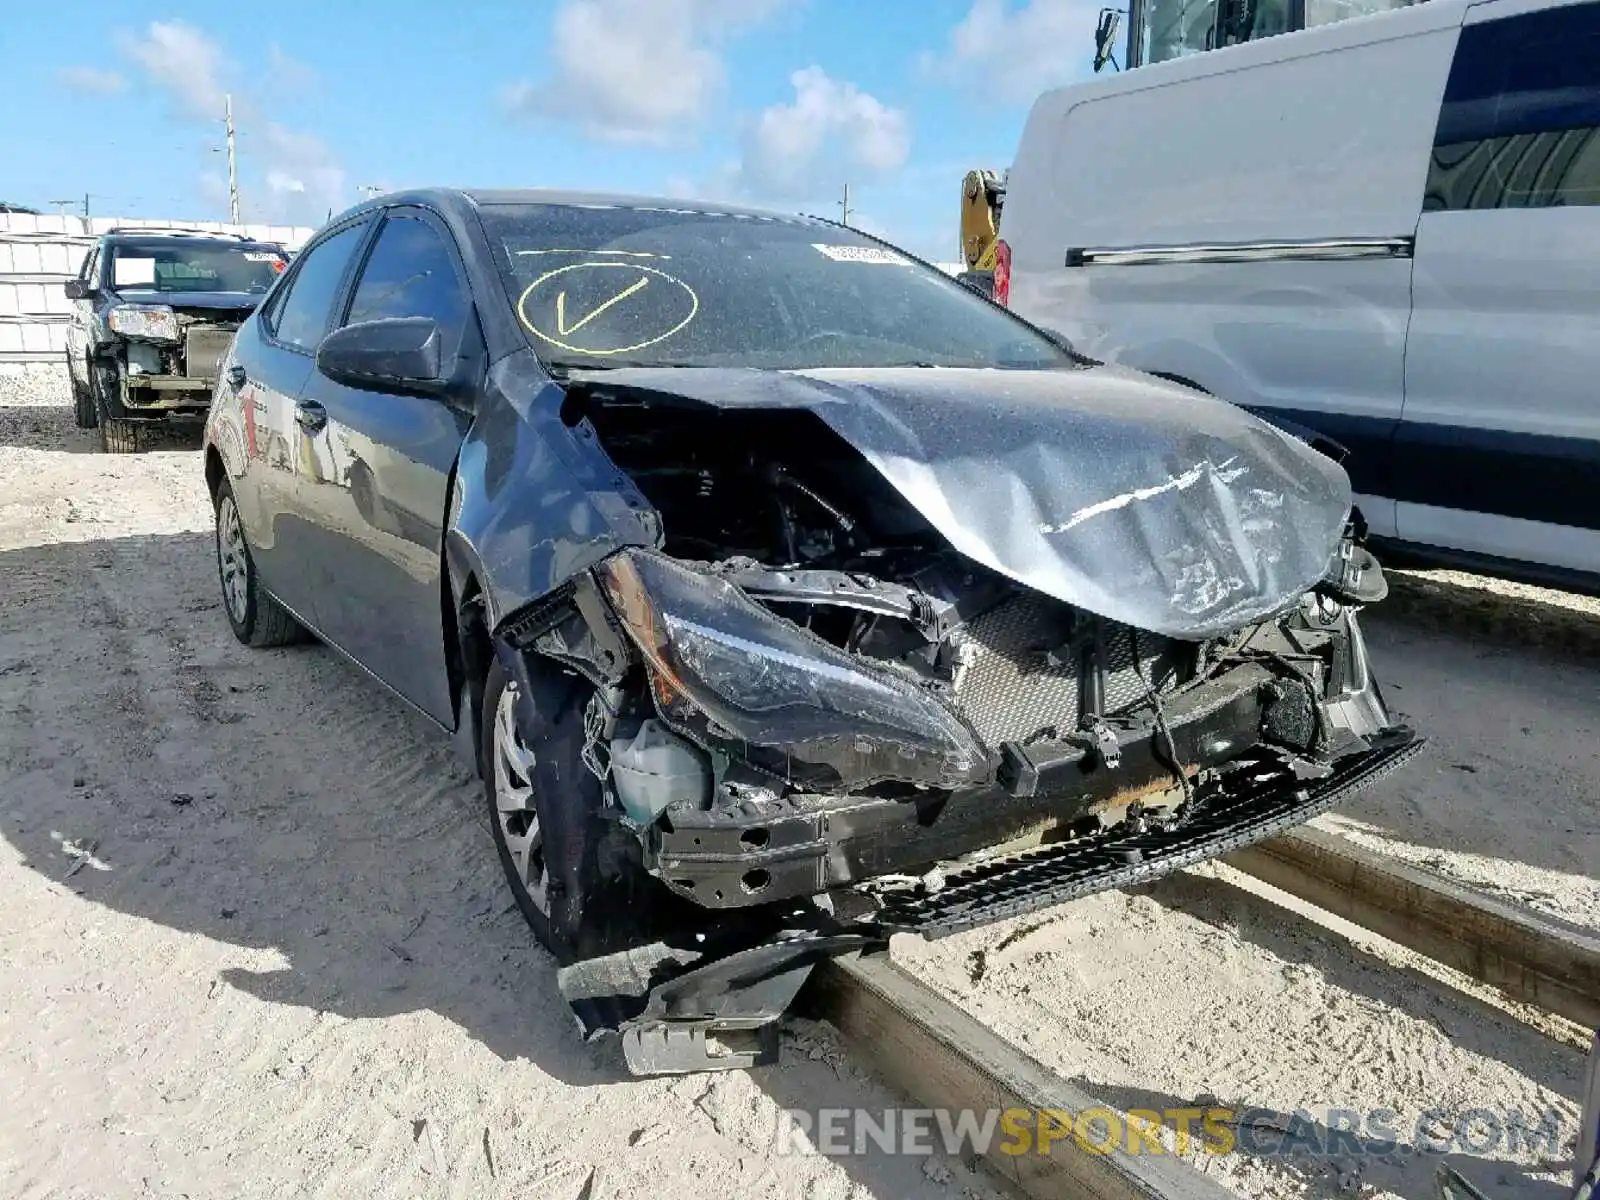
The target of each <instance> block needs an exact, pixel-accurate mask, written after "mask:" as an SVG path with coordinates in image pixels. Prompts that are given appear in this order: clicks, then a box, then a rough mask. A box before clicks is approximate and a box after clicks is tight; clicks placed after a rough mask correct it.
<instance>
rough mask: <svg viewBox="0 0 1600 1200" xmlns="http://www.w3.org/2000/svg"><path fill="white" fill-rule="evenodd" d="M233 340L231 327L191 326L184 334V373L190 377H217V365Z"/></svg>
mask: <svg viewBox="0 0 1600 1200" xmlns="http://www.w3.org/2000/svg"><path fill="white" fill-rule="evenodd" d="M232 341H233V330H231V329H222V328H219V327H217V326H215V325H191V326H189V328H188V329H187V330H185V331H184V335H183V363H184V372H183V373H184V374H185V375H187V376H188V377H189V378H190V379H215V378H216V377H217V367H218V365H219V364H220V363H221V362H222V360H223V358H224V357H225V356H226V355H227V353H228V344H229V343H230V342H232Z"/></svg>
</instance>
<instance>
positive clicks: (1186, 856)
mask: <svg viewBox="0 0 1600 1200" xmlns="http://www.w3.org/2000/svg"><path fill="white" fill-rule="evenodd" d="M563 418H564V420H565V421H566V422H567V423H568V425H569V426H571V427H574V428H577V429H579V430H581V431H582V434H583V436H585V437H592V438H593V439H594V440H595V441H596V442H597V443H598V445H599V446H600V447H601V448H602V449H603V450H604V452H605V454H606V455H607V456H608V457H609V460H610V461H611V462H612V463H613V464H615V466H616V468H617V469H619V470H620V471H622V472H624V473H625V474H626V475H627V476H628V478H630V479H631V480H632V481H633V483H634V484H635V485H636V486H637V488H638V490H639V491H640V492H641V493H642V494H643V496H644V497H645V498H646V500H647V501H648V503H649V504H650V506H651V507H652V508H653V509H654V511H655V513H656V514H657V515H658V518H659V522H660V529H661V536H660V539H659V544H658V546H657V547H656V548H654V549H646V548H638V549H631V550H623V551H621V552H620V553H617V554H615V555H613V556H611V557H609V558H607V559H606V560H605V561H604V562H602V563H601V564H600V565H599V566H598V567H596V568H594V569H593V570H592V571H590V572H587V573H582V574H580V575H579V576H577V577H575V578H574V580H573V581H572V582H571V584H570V585H569V587H568V588H567V589H566V590H565V591H564V593H563V594H562V595H561V596H559V597H553V598H551V600H550V601H548V602H547V603H544V604H541V605H538V606H537V607H536V608H535V609H534V610H530V611H529V612H527V613H524V614H521V615H519V617H518V618H517V620H516V621H515V622H514V623H513V624H512V626H511V627H509V628H508V629H507V630H506V631H505V632H504V636H506V637H508V639H509V640H510V641H511V642H512V644H514V645H515V646H516V647H517V648H518V649H519V651H520V652H521V653H524V654H526V655H530V656H534V657H537V658H540V659H544V660H547V661H552V662H554V663H558V664H561V665H562V666H564V667H566V668H568V669H571V670H576V671H578V672H579V673H581V674H582V675H584V676H585V677H586V678H588V680H589V681H590V682H591V683H592V684H593V685H594V692H593V695H592V697H591V699H590V700H589V702H588V707H587V710H586V712H585V723H584V741H585V745H584V754H583V761H584V764H585V766H586V767H587V768H588V770H589V771H591V772H592V773H593V774H594V775H595V776H596V777H597V778H598V779H599V780H600V782H601V784H602V786H603V788H604V793H605V796H606V800H607V805H608V811H609V812H611V813H612V814H613V815H614V818H615V822H616V825H617V827H618V829H619V830H621V831H625V833H626V835H627V836H628V837H630V838H631V839H632V840H633V841H634V842H635V843H636V845H637V853H638V861H639V862H640V863H641V864H642V866H643V869H644V870H645V871H647V872H648V873H649V874H650V875H651V876H653V877H654V878H655V879H657V880H658V881H659V882H660V883H661V884H662V885H664V886H665V888H666V889H668V890H669V891H670V892H672V893H674V894H675V895H676V896H678V897H679V898H681V899H683V900H685V901H688V902H690V903H691V904H693V905H694V906H696V907H697V908H699V909H702V910H744V911H745V912H746V913H747V914H753V913H757V912H767V911H776V909H777V907H781V906H783V905H788V906H791V908H792V906H793V905H795V904H797V903H798V904H800V905H802V906H803V907H806V908H807V910H808V911H811V912H812V913H813V914H815V917H816V923H813V924H811V925H810V927H809V935H808V936H809V937H810V939H811V940H812V942H816V939H819V938H820V939H823V941H826V940H827V939H830V938H831V939H837V938H839V937H841V936H848V937H856V938H858V939H859V938H861V937H867V938H872V937H887V935H888V933H890V932H893V931H897V930H906V931H915V932H920V933H926V934H934V935H937V934H942V933H947V932H953V931H955V930H957V929H962V928H968V927H970V926H972V925H976V924H982V923H985V922H987V921H992V920H997V919H1000V918H1002V917H1009V916H1015V915H1020V914H1021V913H1024V912H1028V911H1033V910H1036V909H1038V908H1042V907H1044V906H1046V905H1049V904H1054V903H1058V902H1060V901H1062V900H1066V899H1071V898H1074V897H1075V896H1079V895H1084V894H1088V893H1090V892H1093V891H1098V890H1103V889H1105V888H1110V887H1117V886H1123V885H1125V884H1126V883H1127V882H1130V881H1132V880H1135V879H1137V878H1144V877H1149V876H1152V875H1154V874H1159V873H1161V872H1163V871H1166V870H1171V869H1175V868H1176V867H1179V866H1182V865H1185V864H1187V863H1189V862H1194V861H1199V860H1201V859H1204V858H1208V857H1211V856H1214V855H1215V854H1218V853H1222V852H1224V851H1225V850H1226V849H1228V848H1231V847H1232V846H1233V845H1236V844H1244V843H1246V842H1248V841H1252V840H1256V839H1257V838H1259V837H1262V836H1269V835H1270V833H1271V832H1273V831H1274V830H1275V829H1277V828H1284V827H1287V826H1288V825H1292V824H1297V823H1299V822H1300V821H1303V820H1305V819H1307V817H1309V816H1310V815H1314V813H1315V812H1317V811H1321V810H1322V809H1323V808H1326V807H1328V806H1330V805H1331V804H1332V803H1333V802H1334V801H1335V800H1336V799H1337V798H1338V796H1340V795H1342V794H1345V793H1347V792H1348V790H1351V789H1353V788H1354V787H1356V786H1361V785H1362V784H1364V782H1366V781H1367V779H1368V778H1369V777H1370V776H1371V775H1372V774H1373V773H1374V772H1375V771H1377V770H1379V769H1387V767H1388V766H1389V765H1398V762H1399V761H1403V759H1404V758H1405V757H1408V756H1409V753H1410V751H1411V750H1412V749H1414V748H1415V746H1416V744H1417V743H1416V742H1415V739H1414V737H1413V735H1411V733H1410V731H1409V730H1405V729H1404V728H1403V727H1399V726H1395V725H1393V724H1392V722H1391V721H1390V720H1389V718H1388V715H1387V713H1386V711H1385V709H1384V706H1383V702H1382V699H1381V696H1380V695H1379V693H1378V691H1377V686H1376V683H1375V682H1374V681H1373V680H1372V678H1371V677H1370V675H1369V673H1368V669H1367V663H1366V655H1365V650H1364V646H1363V644H1362V641H1361V636H1360V631H1359V628H1358V625H1357V622H1356V617H1355V611H1356V609H1358V608H1359V607H1360V606H1361V605H1362V604H1365V603H1370V602H1373V601H1375V600H1378V599H1381V598H1382V596H1383V594H1384V592H1385V584H1384V582H1383V577H1382V573H1381V571H1380V570H1379V568H1378V566H1377V564H1376V562H1375V561H1374V560H1373V559H1372V558H1371V556H1370V555H1369V554H1367V552H1366V551H1365V550H1364V549H1362V548H1361V546H1360V545H1359V542H1360V535H1361V531H1360V530H1359V528H1355V527H1352V528H1350V529H1349V530H1348V531H1347V534H1346V536H1345V538H1344V539H1343V540H1342V542H1341V543H1340V546H1339V549H1338V551H1337V553H1336V554H1335V555H1334V557H1333V559H1332V561H1330V562H1329V563H1328V569H1327V574H1326V575H1325V577H1324V578H1323V579H1322V580H1321V581H1319V582H1317V583H1316V585H1315V586H1314V587H1312V588H1311V589H1309V590H1307V591H1306V592H1304V593H1303V594H1302V595H1300V596H1299V597H1296V598H1293V599H1291V600H1290V601H1289V602H1288V603H1286V604H1283V605H1282V606H1280V609H1279V611H1277V612H1276V613H1273V614H1272V615H1271V616H1270V617H1268V618H1267V619H1265V620H1259V621H1254V622H1251V623H1249V624H1247V625H1244V626H1242V627H1240V628H1238V629H1235V630H1232V631H1229V632H1227V633H1225V634H1222V635H1220V636H1211V637H1203V638H1197V639H1184V638H1177V637H1171V636H1166V635H1163V634H1158V633H1154V632H1151V631H1150V630H1148V629H1142V628H1136V627H1133V626H1130V625H1128V624H1125V623H1122V622H1119V621H1117V620H1114V619H1111V618H1110V617H1107V616H1104V615H1101V614H1098V613H1095V612H1091V611H1088V610H1087V609H1085V608H1083V607H1080V606H1076V605H1073V604H1069V603H1067V602H1064V601H1063V600H1060V599H1058V598H1056V597H1053V596H1050V595H1047V594H1045V593H1043V592H1041V591H1039V590H1036V589H1034V588H1030V587H1028V586H1026V585H1025V584H1023V583H1021V582H1019V581H1017V580H1016V579H1013V578H1009V577H1007V576H1006V575H1005V574H1003V573H1001V572H999V571H996V570H994V569H991V568H989V567H987V566H984V565H981V564H979V563H977V562H974V561H973V560H972V559H971V558H969V557H967V556H965V555H963V554H961V553H959V552H957V551H956V550H955V549H954V548H953V547H952V545H951V543H950V541H949V539H947V538H946V537H945V536H944V535H943V534H942V533H941V532H940V531H939V530H938V529H936V528H934V526H933V525H932V524H931V523H930V522H929V520H927V519H926V518H925V517H924V515H923V514H921V513H920V512H918V511H917V509H916V508H914V507H913V506H912V505H911V504H909V503H908V502H907V501H906V499H905V497H904V496H903V495H902V494H901V493H900V492H899V491H897V490H896V488H895V487H893V486H891V485H890V484H889V483H888V482H887V481H886V479H885V476H884V474H883V472H882V471H881V470H880V469H878V468H877V467H876V466H875V465H874V464H873V463H870V462H869V461H867V459H865V458H864V457H863V455H862V454H861V453H860V452H858V451H857V450H856V449H855V448H854V447H853V446H852V445H851V444H849V442H847V441H846V440H845V439H844V438H842V437H841V436H840V435H839V434H838V433H836V432H835V431H834V430H833V429H831V428H829V426H828V425H827V424H826V423H825V422H824V421H822V420H819V419H818V417H817V415H816V414H814V413H812V412H809V411H804V410H793V409H790V410H776V411H774V410H768V409H743V410H732V411H729V410H726V409H718V408H714V407H708V406H705V405H701V404H696V403H692V402H682V403H674V402H670V401H669V402H663V401H662V400H661V398H660V397H659V396H653V395H652V396H641V395H639V394H636V393H632V392H630V391H629V389H627V388H625V387H623V388H615V389H613V388H608V387H606V386H605V385H604V384H594V385H588V386H582V387H573V388H570V389H569V392H568V402H567V405H566V407H565V409H564V411H563ZM1108 570H1114V568H1113V567H1112V566H1111V565H1110V564H1108ZM801 924H802V925H805V924H806V922H804V921H802V922H801ZM789 925H790V926H791V928H789V929H788V932H787V934H786V935H785V936H786V937H789V938H791V939H793V938H794V936H795V930H794V928H792V926H793V925H794V922H793V921H792V920H790V921H789ZM804 941H805V939H804V938H802V939H801V942H804ZM787 944H789V945H790V946H795V945H798V944H800V942H796V941H793V940H791V941H789V942H788V943H787ZM818 944H820V943H818ZM830 944H831V943H830ZM758 951H759V953H761V954H763V955H767V956H769V957H770V956H771V955H773V954H777V952H776V951H775V950H773V948H772V943H770V942H763V943H761V944H760V945H759V946H757V947H756V950H752V951H749V953H756V952H758ZM817 953H822V951H820V950H818V951H817ZM727 961H729V962H736V963H743V962H744V961H745V957H744V955H743V954H740V953H736V954H734V955H732V956H731V958H730V959H729V960H727ZM774 961H778V962H783V963H790V964H791V965H792V963H793V961H796V960H792V959H791V958H787V957H784V956H783V955H782V954H778V957H777V959H776V960H774ZM597 962H598V960H597ZM630 969H633V968H630ZM700 969H701V970H704V971H709V972H712V974H713V976H716V972H717V971H718V969H719V968H718V965H717V964H710V965H704V964H702V966H701V968H700ZM729 969H733V968H729ZM738 969H740V970H743V969H745V968H744V967H739V968H738ZM616 970H617V964H616V963H611V964H604V965H602V966H599V967H597V966H596V965H595V964H594V963H590V964H583V963H580V964H578V965H577V966H576V967H569V968H568V969H567V970H566V972H564V979H563V984H562V986H563V990H564V991H567V992H568V994H569V998H571V999H573V1002H574V1006H575V1008H576V1009H577V1010H578V1012H579V1015H580V1020H581V1021H582V1022H583V1023H584V1024H585V1025H586V1026H588V1027H591V1028H595V1027H598V1026H603V1025H608V1024H609V1025H617V1024H621V1025H628V1024H629V1023H630V1022H632V1023H634V1024H635V1025H637V1024H638V1023H639V1022H640V1021H642V1020H644V1017H643V1016H641V1015H640V1014H641V1011H642V1012H643V1013H644V1014H645V1015H646V1016H652V1017H656V1018H659V1016H660V1014H659V1012H658V1011H657V1010H658V1009H659V1003H657V1001H658V1000H659V997H657V1001H651V1002H649V1003H646V1001H645V1000H644V999H643V997H642V996H641V997H638V998H637V1000H638V1003H637V1005H634V1006H629V1005H623V1007H622V1009H620V1010H618V1009H616V1008H615V998H614V997H612V998H611V999H609V1000H608V1001H607V1005H601V1006H599V1007H595V1006H594V1004H593V1003H592V1002H593V1000H594V997H595V996H596V995H598V994H600V993H603V992H605V991H606V989H607V986H609V985H605V984H603V983H597V982H596V979H597V977H598V978H601V979H607V978H611V977H612V976H613V975H615V973H616ZM596 971H598V976H597V975H596ZM608 973H609V974H608ZM624 974H626V972H624ZM694 974H695V972H693V971H691V972H690V976H689V977H692V976H693V975H694ZM758 974H760V973H759V972H758ZM778 974H781V972H778ZM773 975H774V971H770V970H769V971H767V972H766V973H765V974H762V975H761V978H763V979H766V978H769V977H772V976H773ZM689 977H686V978H689ZM803 977H804V971H803V970H802V971H800V972H799V978H803ZM629 978H633V979H634V980H635V984H636V985H637V986H638V987H640V988H644V987H645V981H644V977H637V976H629ZM648 978H649V979H650V980H655V979H656V978H657V974H655V973H652V974H650V975H649V977H648ZM674 986H676V987H677V988H678V989H679V991H678V992H677V993H676V994H677V995H678V996H679V1000H680V1002H681V999H682V996H683V995H684V994H686V992H685V990H684V989H685V988H687V987H688V985H686V984H685V983H684V981H683V980H679V981H678V982H677V984H676V985H674ZM707 986H710V987H712V988H713V989H715V988H722V987H725V986H726V980H725V979H722V978H720V977H715V978H713V979H711V980H710V981H709V982H708V984H707ZM794 986H796V987H797V986H798V983H797V982H796V983H795V985H794ZM623 990H626V989H625V988H624V989H623ZM657 990H658V991H659V987H657ZM689 990H692V988H691V989H689ZM785 994H789V993H785ZM580 998H581V999H580ZM765 1003H766V1004H767V1007H768V1008H771V1007H773V1006H774V1005H775V1006H776V1008H777V1010H778V1011H779V1012H781V1010H782V1007H783V1006H784V1004H785V1003H787V1001H786V999H782V998H780V999H779V1000H777V1001H772V1000H771V999H770V997H769V999H768V1000H767V1001H766V1002H765ZM608 1005H609V1007H608ZM640 1006H643V1007H642V1010H641V1007H640ZM652 1006H653V1007H652ZM758 1007H759V1005H758ZM691 1008H692V1006H691ZM618 1012H620V1013H621V1016H620V1017H619V1016H618V1015H617V1014H618ZM763 1012H765V1010H763ZM586 1014H587V1015H586ZM607 1014H609V1015H607ZM775 1015H776V1013H772V1012H765V1018H764V1019H765V1020H768V1021H770V1020H771V1019H772V1017H774V1016H775ZM684 1016H685V1018H686V1021H685V1024H684V1026H683V1029H684V1030H685V1031H686V1032H685V1036H687V1037H694V1036H697V1035H696V1034H695V1032H694V1031H695V1029H696V1026H695V1023H694V1021H693V1020H689V1019H687V1017H688V1014H687V1013H686V1014H684ZM726 1024H727V1021H726V1013H725V1012H724V1013H723V1014H722V1025H723V1027H726ZM751 1024H752V1025H758V1024H760V1022H759V1021H756V1020H755V1019H754V1018H752V1019H751ZM658 1025H659V1022H658ZM657 1032H658V1033H659V1028H658V1029H657ZM701 1034H702V1035H703V1030H702V1031H701ZM658 1049H659V1048H658ZM696 1053H698V1051H697V1052H696ZM635 1058H639V1059H640V1061H645V1062H647V1064H648V1062H656V1063H657V1064H658V1065H659V1063H660V1062H662V1061H672V1056H671V1055H670V1054H668V1055H667V1056H666V1058H665V1059H662V1058H660V1057H659V1055H657V1056H655V1057H652V1054H651V1053H646V1052H644V1051H641V1050H639V1049H638V1046H637V1045H635V1047H634V1052H633V1053H631V1054H630V1060H633V1059H635ZM705 1065H706V1064H705V1063H704V1062H700V1061H698V1059H696V1060H695V1068H696V1069H701V1068H703V1067H704V1066H705ZM729 1065H738V1064H737V1063H731V1064H729ZM637 1067H638V1063H637V1062H636V1069H637Z"/></svg>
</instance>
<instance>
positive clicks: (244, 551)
mask: <svg viewBox="0 0 1600 1200" xmlns="http://www.w3.org/2000/svg"><path fill="white" fill-rule="evenodd" d="M216 505H217V578H218V580H219V581H220V582H221V584H222V611H223V612H225V613H226V614H227V615H228V624H229V625H230V626H231V627H232V629H233V636H234V637H236V638H238V639H239V640H240V641H241V642H243V643H244V644H245V645H246V646H254V647H257V648H261V647H266V646H287V645H289V644H290V643H292V642H298V641H301V640H302V639H303V638H304V637H305V629H304V627H303V626H302V625H301V624H300V622H298V621H296V620H295V619H294V618H293V617H292V616H290V615H289V610H288V609H286V608H284V607H283V605H281V604H279V603H278V602H277V601H276V600H274V599H273V598H272V597H271V596H269V595H267V593H266V592H265V591H264V590H262V587H261V582H260V580H259V579H257V577H256V567H255V561H254V560H253V559H252V558H251V557H250V546H249V544H248V543H247V542H246V541H245V537H244V522H243V521H241V520H240V519H239V505H238V503H237V502H236V501H235V500H234V498H233V489H232V488H231V487H229V486H228V481H227V480H226V479H224V480H223V481H222V482H221V483H220V484H218V486H217V497H216Z"/></svg>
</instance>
